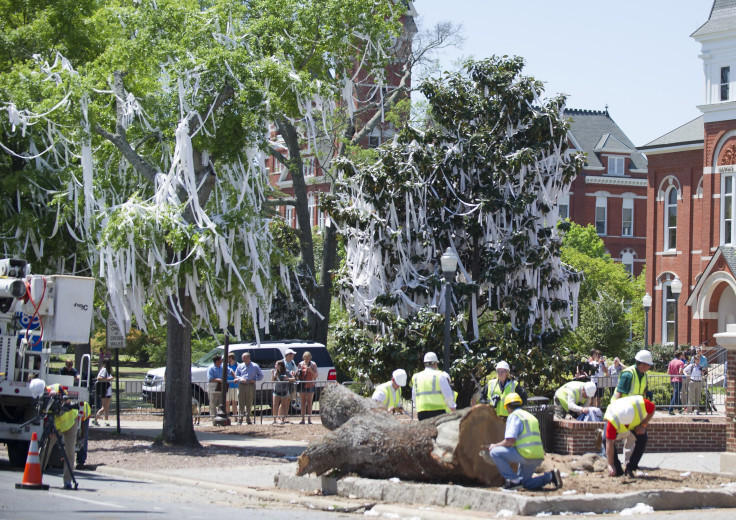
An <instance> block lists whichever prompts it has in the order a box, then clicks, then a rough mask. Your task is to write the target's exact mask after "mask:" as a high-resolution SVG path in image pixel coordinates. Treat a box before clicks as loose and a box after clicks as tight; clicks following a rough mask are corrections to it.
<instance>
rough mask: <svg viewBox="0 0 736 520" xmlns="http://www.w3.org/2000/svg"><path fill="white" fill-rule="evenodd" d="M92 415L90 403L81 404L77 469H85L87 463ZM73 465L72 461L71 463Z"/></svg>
mask: <svg viewBox="0 0 736 520" xmlns="http://www.w3.org/2000/svg"><path fill="white" fill-rule="evenodd" d="M91 415H92V407H91V406H90V405H89V403H88V402H86V401H84V402H81V403H79V417H78V418H77V421H78V424H79V426H78V427H79V439H78V440H77V465H76V469H82V468H84V464H85V462H87V445H88V444H89V418H90V416H91ZM69 463H70V464H71V461H69Z"/></svg>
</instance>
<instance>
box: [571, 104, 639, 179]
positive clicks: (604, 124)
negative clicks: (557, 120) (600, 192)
mask: <svg viewBox="0 0 736 520" xmlns="http://www.w3.org/2000/svg"><path fill="white" fill-rule="evenodd" d="M565 116H567V117H569V118H570V133H572V135H573V137H574V138H575V141H577V143H578V144H579V145H580V148H581V151H582V152H584V153H585V154H586V160H585V162H586V165H587V166H588V167H603V164H602V163H601V161H600V156H599V155H598V154H600V153H619V154H629V155H630V157H631V161H632V163H633V164H632V166H631V169H632V170H646V169H647V159H646V157H644V155H643V154H642V153H641V152H639V150H637V148H636V146H634V143H632V142H631V140H630V139H629V138H628V137H626V134H624V133H623V131H622V130H621V129H620V128H619V127H618V125H617V124H616V122H615V121H614V120H613V119H612V118H611V116H610V114H609V113H608V110H605V111H599V110H576V109H565Z"/></svg>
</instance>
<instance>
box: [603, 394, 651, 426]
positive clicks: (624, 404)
mask: <svg viewBox="0 0 736 520" xmlns="http://www.w3.org/2000/svg"><path fill="white" fill-rule="evenodd" d="M632 405H633V406H634V419H633V420H632V421H631V423H630V424H623V423H622V422H621V419H620V416H621V413H622V412H623V411H624V410H625V409H626V408H628V407H629V406H632ZM646 414H647V413H646V408H645V406H644V398H643V397H642V396H640V395H630V396H627V397H621V398H619V399H616V402H614V403H611V404H609V405H608V408H607V409H606V414H605V415H604V416H603V420H604V421H608V422H610V423H611V424H612V425H613V427H614V428H616V432H618V433H623V432H626V431H631V430H633V429H634V428H636V427H637V426H639V425H640V424H641V423H642V421H643V420H644V417H646Z"/></svg>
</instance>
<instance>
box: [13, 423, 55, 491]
mask: <svg viewBox="0 0 736 520" xmlns="http://www.w3.org/2000/svg"><path fill="white" fill-rule="evenodd" d="M15 487H16V489H20V488H23V489H48V488H49V486H48V485H47V484H43V483H42V482H41V460H40V459H39V458H38V437H37V436H36V432H33V435H31V445H30V447H29V448H28V458H27V459H26V469H25V471H23V482H22V483H20V484H16V485H15Z"/></svg>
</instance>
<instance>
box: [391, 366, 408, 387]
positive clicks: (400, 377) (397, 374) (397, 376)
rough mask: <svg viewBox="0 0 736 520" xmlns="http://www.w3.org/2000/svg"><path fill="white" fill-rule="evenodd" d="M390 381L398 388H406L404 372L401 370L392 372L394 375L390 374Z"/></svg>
mask: <svg viewBox="0 0 736 520" xmlns="http://www.w3.org/2000/svg"><path fill="white" fill-rule="evenodd" d="M391 379H393V380H394V383H396V384H397V385H399V386H406V370H404V369H403V368H399V369H397V370H394V373H393V374H391Z"/></svg>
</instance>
